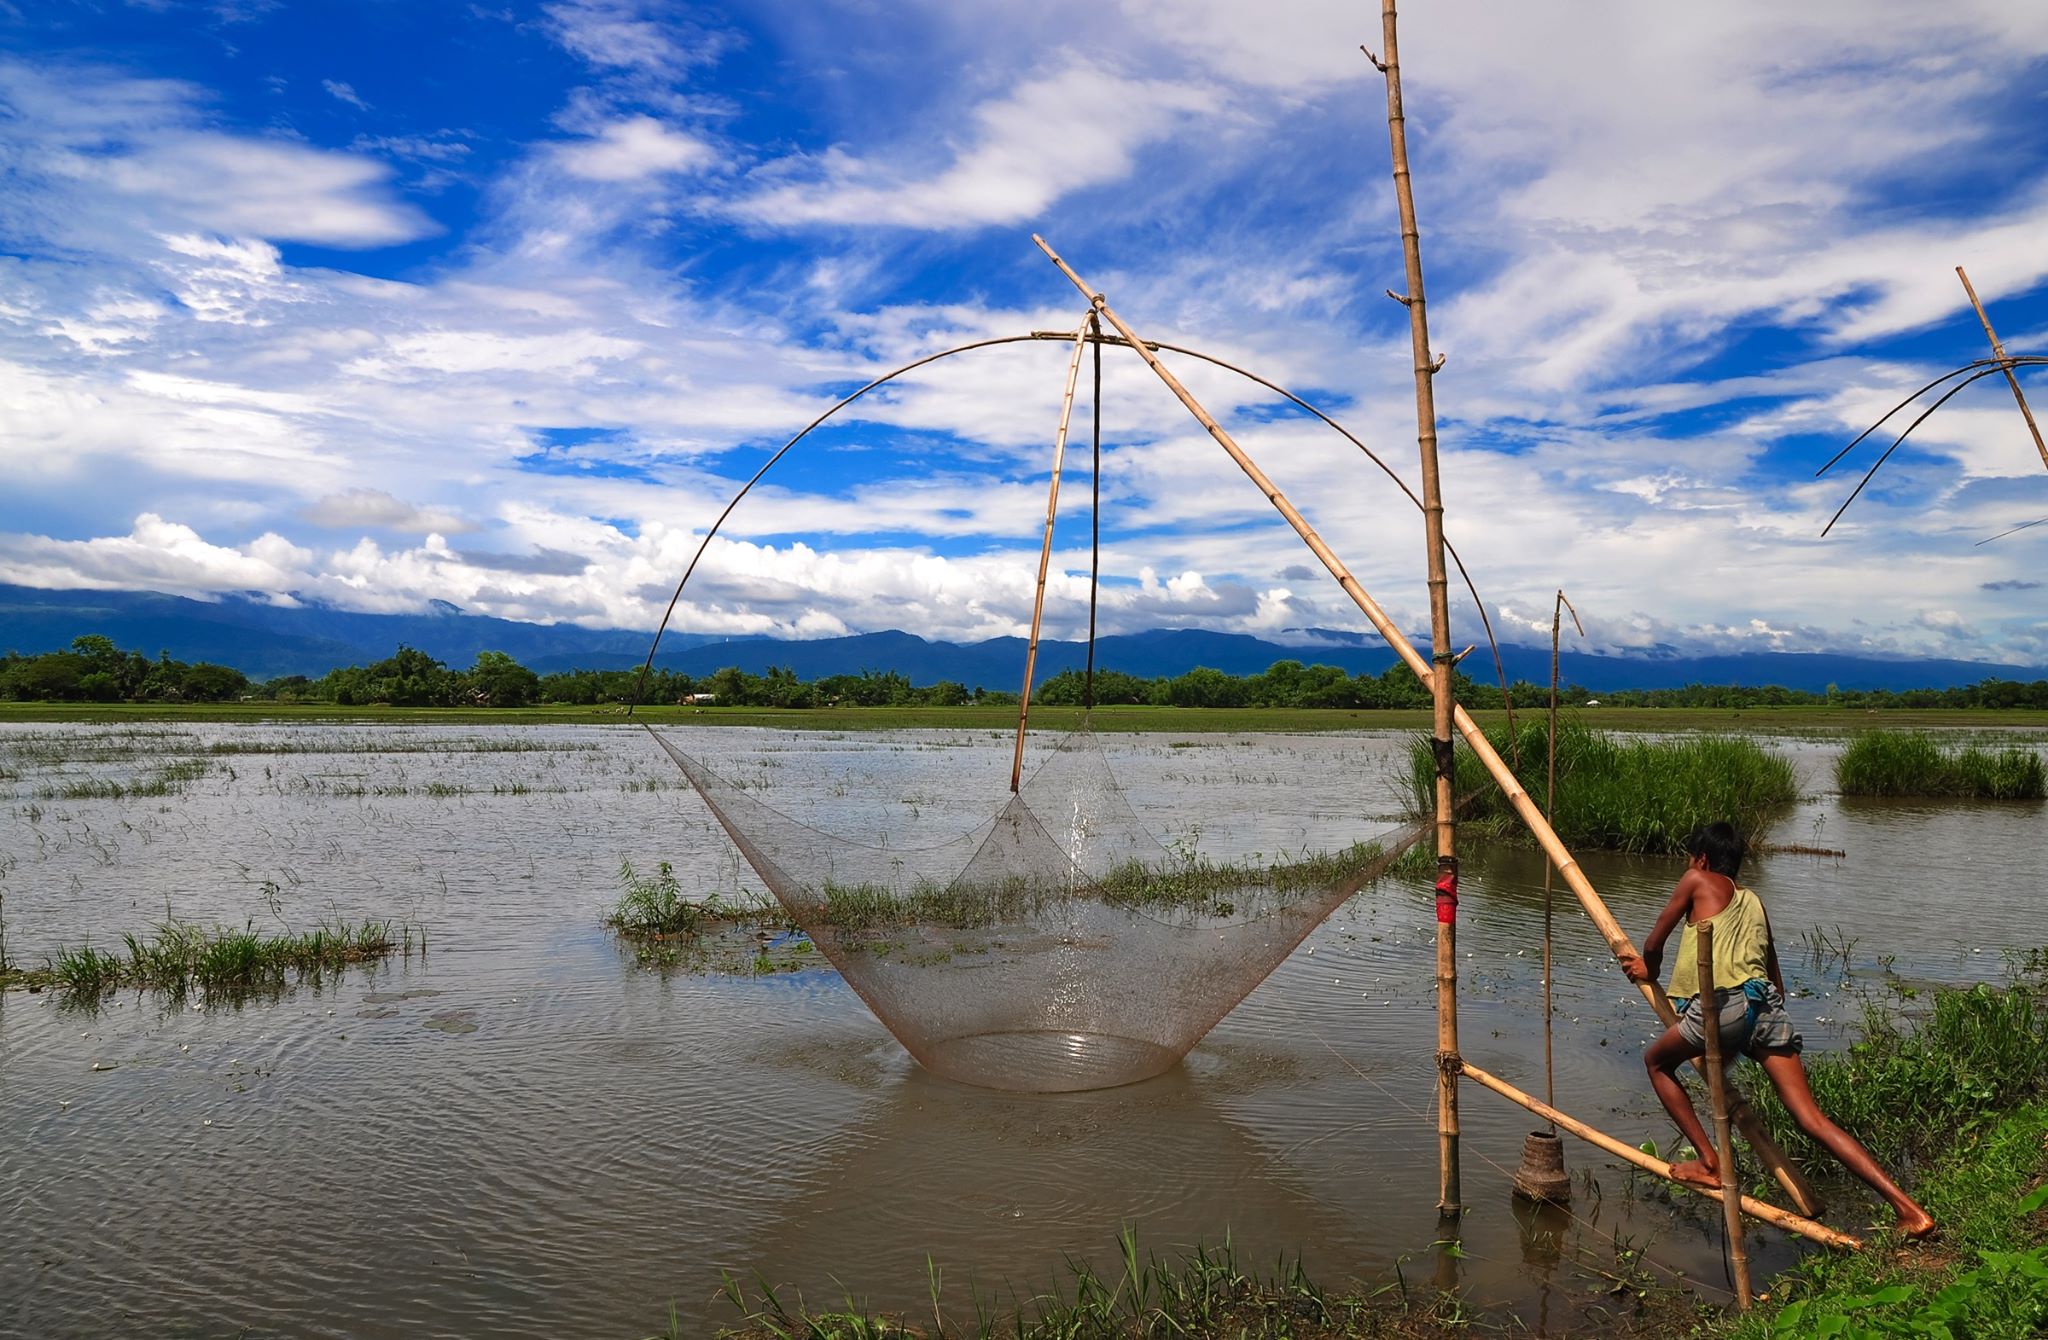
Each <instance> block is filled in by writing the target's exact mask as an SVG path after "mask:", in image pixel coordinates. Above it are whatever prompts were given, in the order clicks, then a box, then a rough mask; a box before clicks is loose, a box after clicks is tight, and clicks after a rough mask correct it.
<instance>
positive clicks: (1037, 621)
mask: <svg viewBox="0 0 2048 1340" xmlns="http://www.w3.org/2000/svg"><path fill="white" fill-rule="evenodd" d="M1094 315H1095V314H1094V312H1093V311H1092V310H1091V311H1090V312H1089V317H1090V318H1091V319H1093V317H1094ZM1088 324H1089V323H1088V322H1087V321H1083V322H1082V323H1081V328H1080V329H1079V330H1077V331H1075V332H1074V356H1073V357H1072V358H1070V359H1068V360H1067V389H1066V392H1065V394H1063V395H1062V396H1061V397H1060V426H1059V431H1057V432H1055V433H1054V434H1053V436H1052V487H1051V488H1050V489H1049V490H1048V491H1047V493H1046V497H1045V541H1044V543H1043V544H1041V545H1040V546H1039V548H1038V593H1037V595H1035V596H1033V597H1032V600H1031V641H1030V642H1029V643H1027V644H1026V645H1025V648H1024V691H1023V692H1022V693H1020V694H1018V695H1017V747H1016V749H1015V751H1014V752H1012V753H1011V755H1010V790H1011V791H1012V792H1014V791H1016V789H1017V786H1018V783H1019V782H1020V781H1022V779H1023V777H1024V726H1025V723H1026V722H1028V721H1029V720H1030V719H1031V679H1032V676H1033V675H1034V674H1035V673H1036V672H1037V670H1038V630H1039V627H1040V625H1041V624H1042V623H1043V622H1044V619H1045V574H1046V570H1047V569H1048V568H1050V567H1051V566H1052V526H1053V521H1054V519H1055V518H1056V517H1057V516H1058V515H1059V510H1060V467H1061V466H1062V465H1063V464H1065V462H1066V459H1067V424H1068V422H1069V421H1071V420H1072V419H1073V417H1074V383H1075V382H1077V381H1079V380H1080V378H1081V351H1082V350H1084V349H1086V348H1087V347H1088Z"/></svg>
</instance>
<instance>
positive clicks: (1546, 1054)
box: [1543, 586, 1586, 1103]
mask: <svg viewBox="0 0 2048 1340" xmlns="http://www.w3.org/2000/svg"><path fill="white" fill-rule="evenodd" d="M1566 610H1571V612H1572V627H1574V628H1576V629H1578V630H1579V636H1580V637H1584V636H1585V635H1586V626H1585V625H1584V624H1582V623H1580V622H1579V612H1578V610H1577V609H1575V608H1573V606H1572V602H1571V601H1569V600H1566V599H1565V598H1564V588H1563V587H1561V586H1560V587H1559V588H1557V601H1556V603H1555V604H1553V605H1552V606H1551V607H1550V742H1549V744H1548V746H1547V747H1546V748H1545V749H1544V752H1543V759H1544V768H1545V776H1544V781H1543V814H1544V817H1546V818H1554V817H1556V814H1557V680H1558V673H1557V671H1558V666H1557V662H1558V650H1559V647H1558V643H1559V640H1560V638H1561V637H1562V635H1563V632H1564V612H1565V611H1566ZM1555 869H1556V868H1555V867H1554V866H1552V865H1551V863H1550V858H1549V857H1548V856H1546V857H1544V858H1543V1101H1545V1102H1547V1103H1555V1102H1556V1101H1557V1075H1556V1069H1555V1065H1554V1063H1553V1062H1552V1061H1551V1057H1550V1034H1551V1027H1550V1024H1551V1017H1550V974H1551V966H1552V959H1553V957H1554V955H1553V954H1552V952H1551V934H1550V928H1551V922H1552V920H1553V918H1554V915H1555V908H1554V906H1553V904H1554V903H1555V902H1556V895H1555V893H1554V891H1553V890H1552V889H1551V886H1550V877H1551V875H1552V874H1554V873H1555Z"/></svg>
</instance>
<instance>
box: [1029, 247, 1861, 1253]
mask: <svg viewBox="0 0 2048 1340" xmlns="http://www.w3.org/2000/svg"><path fill="white" fill-rule="evenodd" d="M1031 240H1032V241H1033V242H1035V243H1037V244H1038V249H1039V250H1040V251H1043V252H1044V253H1045V255H1046V258H1047V259H1048V260H1050V261H1051V262H1052V263H1053V264H1054V265H1056V266H1058V267H1059V270H1060V273H1062V274H1064V275H1065V276H1066V277H1067V280H1068V282H1070V283H1072V284H1073V285H1074V287H1075V288H1077V289H1079V290H1080V291H1081V292H1082V293H1084V294H1086V295H1087V296H1088V301H1089V302H1090V303H1091V304H1092V305H1093V306H1094V308H1095V310H1096V311H1098V312H1100V313H1102V319H1103V320H1104V321H1107V322H1109V324H1110V325H1112V326H1114V327H1115V328H1116V331H1117V333H1118V334H1119V335H1121V336H1123V337H1124V339H1125V340H1126V341H1127V342H1128V343H1129V344H1130V346H1131V348H1132V349H1133V350H1134V351H1135V352H1136V353H1137V355H1138V356H1139V357H1140V358H1142V359H1144V360H1145V365H1146V366H1147V367H1149V368H1151V369H1152V371H1153V373H1154V374H1155V375H1157V376H1158V378H1159V379H1160V381H1162V382H1164V383H1165V384H1166V389H1168V390H1169V391H1172V392H1173V394H1174V396H1175V397H1176V398H1177V399H1178V400H1179V401H1180V403H1181V404H1182V405H1183V406H1185V407H1186V408H1187V411H1188V413H1190V414H1192V415H1194V416H1195V421H1196V422H1197V423H1199V424H1201V425H1202V427H1203V428H1204V429H1205V430H1207V432H1208V434H1209V436H1210V437H1211V438H1213V439H1214V440H1215V442H1216V445H1217V446H1219V447H1222V448H1223V450H1224V451H1225V453H1227V454H1228V455H1229V457H1230V459H1231V460H1233V461H1235V462H1237V466H1238V468H1239V469H1240V470H1243V471H1244V473H1245V476H1246V477H1247V478H1248V479H1250V480H1251V481H1252V483H1253V484H1254V485H1256V486H1257V487H1258V490H1259V492H1261V493H1263V494H1265V495H1266V500H1267V501H1268V502H1270V503H1272V504H1273V507H1274V509H1275V510H1276V511H1278V512H1279V513H1280V515H1281V516H1282V517H1284V518H1285V519H1286V521H1287V524H1288V525H1289V526H1292V527H1293V528H1294V533H1295V534H1297V535H1299V536H1300V537H1301V540H1302V543H1303V544H1306V545H1307V546H1308V548H1309V552H1310V553H1312V554H1314V555H1315V556H1316V558H1317V559H1318V560H1320V561H1321V563H1322V565H1323V567H1324V568H1326V569H1328V571H1329V573H1330V575H1331V576H1332V577H1334V578H1335V579H1336V581H1337V584H1338V585H1339V586H1341V587H1342V588H1343V589H1344V594H1346V595H1348V596H1350V597H1351V601H1352V603H1353V604H1355V605H1357V606H1358V608H1359V610H1360V612H1362V613H1363V614H1364V615H1365V617H1366V619H1367V620H1368V621H1369V622H1370V623H1371V624H1372V626H1373V627H1374V628H1375V629H1376V630H1378V632H1379V635H1380V636H1381V637H1382V638H1384V639H1386V643H1387V645H1388V646H1389V647H1390V648H1392V649H1393V652H1394V654H1395V655H1396V656H1398V657H1400V658H1401V661H1402V663H1403V664H1405V665H1406V666H1407V667H1408V668H1409V670H1411V671H1412V672H1414V674H1415V677H1416V678H1417V679H1420V680H1421V681H1422V682H1423V683H1425V684H1428V683H1431V682H1432V681H1431V678H1430V668H1429V663H1428V662H1426V661H1424V660H1423V659H1422V655H1421V653H1419V652H1418V651H1416V650H1415V647H1414V645H1413V644H1412V643H1410V642H1409V641H1408V637H1407V635H1406V634H1404V633H1403V632H1402V631H1401V630H1400V628H1399V627H1397V626H1396V625H1395V623H1394V621H1393V620H1392V619H1390V618H1389V617H1387V612H1386V611H1385V610H1383V609H1381V608H1380V606H1379V602H1377V601H1375V600H1374V599H1373V598H1372V596H1371V595H1369V594H1368V593H1367V592H1366V589H1365V588H1364V587H1363V586H1361V585H1359V583H1358V579H1357V578H1356V577H1353V576H1352V575H1351V570H1350V569H1349V568H1347V567H1345V566H1344V562H1343V560H1342V559H1340V558H1338V557H1337V555H1336V553H1335V552H1334V551H1333V550H1332V549H1331V548H1330V546H1329V545H1328V544H1326V543H1325V542H1324V541H1323V537H1322V536H1320V535H1318V534H1317V533H1316V531H1315V528H1314V527H1313V526H1311V525H1309V524H1308V521H1307V520H1306V519H1305V518H1303V516H1302V515H1301V513H1300V512H1299V511H1298V510H1296V508H1295V506H1294V504H1293V503H1291V502H1289V501H1288V500H1287V495H1285V494H1284V493H1282V492H1280V489H1279V487H1278V486H1276V485H1275V484H1274V483H1273V481H1272V480H1271V479H1269V478H1267V477H1266V472H1265V471H1263V470H1261V469H1260V468H1259V467H1258V464H1257V462H1255V461H1253V460H1252V458H1251V457H1250V456H1248V455H1246V454H1245V451H1244V448H1242V447H1240V446H1238V445H1237V442H1236V440H1235V439H1234V438H1232V437H1231V436H1230V434H1229V433H1227V432H1225V431H1224V429H1223V426H1222V425H1221V424H1219V423H1217V422H1216V420H1215V419H1214V418H1213V417H1211V415H1210V414H1209V411H1208V410H1206V409H1203V408H1202V404H1201V402H1200V401H1198V400H1196V399H1195V397H1194V396H1193V394H1192V393H1190V392H1189V391H1188V388H1187V387H1185V386H1183V385H1181V382H1180V378H1178V377H1176V376H1174V375H1173V372H1172V370H1171V369H1169V368H1168V367H1167V366H1166V365H1165V364H1164V363H1162V362H1160V361H1159V356H1158V355H1157V354H1156V353H1154V352H1153V351H1152V349H1151V348H1150V347H1149V346H1148V345H1146V344H1145V343H1144V341H1142V340H1140V339H1139V338H1138V336H1137V335H1136V333H1134V332H1133V331H1132V330H1131V328H1130V326H1128V325H1126V324H1125V323H1124V319H1123V318H1122V317H1120V316H1118V315H1117V314H1116V313H1115V312H1114V311H1112V310H1111V309H1110V306H1109V303H1108V301H1107V300H1106V299H1105V298H1104V297H1103V296H1102V295H1101V294H1100V293H1097V292H1095V291H1094V290H1093V289H1091V288H1089V287H1088V285H1087V283H1086V282H1085V281H1084V280H1083V279H1082V278H1081V276H1080V275H1078V274H1076V273H1075V272H1074V269H1073V267H1072V266H1070V265H1068V264H1067V263H1066V262H1065V261H1064V260H1061V259H1060V256H1059V253H1057V252H1055V251H1054V250H1053V249H1052V248H1051V247H1050V246H1049V245H1047V243H1046V241H1045V239H1044V238H1042V237H1040V236H1038V235H1037V234H1035V233H1034V234H1032V237H1031ZM1451 722H1452V724H1453V725H1454V726H1456V727H1457V729H1458V733H1459V734H1460V735H1462V736H1463V737H1464V739H1465V743H1466V744H1467V745H1468V746H1470V748H1471V750H1472V754H1473V756H1474V757H1475V758H1477V759H1478V760H1479V761H1480V763H1481V764H1482V765H1483V766H1484V767H1485V768H1486V770H1487V772H1488V773H1489V774H1490V775H1491V776H1492V777H1493V780H1494V783H1495V784H1496V785H1497V786H1499V787H1500V789H1501V794H1502V795H1503V796H1505V797H1506V798H1507V802H1508V804H1509V805H1510V806H1511V807H1512V808H1513V809H1514V811H1515V813H1516V814H1517V815H1518V816H1520V818H1521V820H1522V822H1523V823H1524V824H1526V825H1527V826H1528V828H1529V831H1530V833H1531V834H1532V835H1534V837H1535V838H1536V842H1537V845H1539V846H1541V847H1542V848H1543V852H1544V855H1546V856H1548V857H1549V858H1550V859H1551V861H1552V862H1554V863H1555V864H1556V866H1557V871H1558V873H1559V874H1560V875H1562V876H1563V877H1564V882H1565V887H1567V888H1569V889H1570V890H1571V891H1572V894H1573V896H1574V897H1576V898H1577V899H1578V900H1579V906H1580V907H1582V908H1583V909H1585V913H1586V916H1587V917H1588V919H1590V920H1591V921H1592V923H1593V925H1594V926H1595V927H1596V928H1597V929H1598V930H1599V932H1600V934H1601V936H1602V937H1603V938H1604V939H1605V940H1606V941H1607V947H1608V950H1609V951H1610V952H1611V953H1612V954H1613V955H1614V957H1615V959H1616V960H1617V961H1619V960H1622V959H1630V958H1636V957H1638V955H1637V953H1636V947H1635V942H1634V941H1632V940H1630V939H1629V938H1628V932H1626V931H1624V930H1622V928H1621V923H1620V922H1618V921H1616V920H1615V919H1614V914H1613V913H1612V912H1610V911H1609V910H1608V909H1607V904H1606V903H1605V902H1603V901H1602V900H1601V898H1600V894H1599V892H1598V891H1597V890H1596V889H1594V887H1593V883H1592V881H1591V880H1589V879H1587V878H1586V875H1585V872H1584V871H1582V870H1580V869H1579V863H1578V862H1577V861H1576V860H1574V859H1573V858H1572V854H1571V853H1570V852H1569V851H1567V850H1566V849H1565V845H1564V843H1563V842H1561V841H1559V840H1558V836H1557V833H1556V832H1555V831H1554V830H1552V828H1551V827H1550V821H1549V820H1548V819H1546V818H1544V816H1543V812H1542V811H1541V810H1539V809H1538V808H1537V807H1536V802H1535V801H1534V800H1532V799H1530V798H1529V793H1528V792H1527V791H1526V790H1525V789H1524V788H1523V786H1522V784H1521V782H1520V781H1519V780H1517V779H1516V777H1515V774H1514V773H1513V771H1511V770H1510V769H1509V767H1508V765H1507V763H1506V762H1505V761H1503V760H1502V758H1501V756H1500V753H1499V751H1498V750H1496V749H1495V748H1494V747H1493V744H1492V742H1491V741H1489V740H1488V739H1487V738H1486V732H1485V731H1483V730H1481V729H1480V728H1479V723H1478V722H1476V721H1474V720H1473V719H1472V715H1471V713H1469V712H1467V711H1466V710H1465V709H1464V708H1463V707H1458V706H1454V707H1453V710H1452V714H1451ZM1636 989H1637V990H1638V991H1640V992H1641V993H1642V996H1643V999H1645V1000H1647V1001H1648V1002H1649V1003H1650V1008H1651V1009H1653V1010H1655V1011H1656V1012H1657V1017H1658V1018H1659V1019H1660V1020H1662V1021H1663V1022H1664V1024H1665V1025H1666V1026H1667V1027H1668V1026H1669V1025H1671V1024H1674V1023H1676V1022H1677V1021H1678V1015H1677V1013H1676V1012H1675V1011H1674V1010H1673V1009H1672V1008H1671V1001H1670V1000H1669V999H1668V998H1667V997H1666V996H1665V994H1664V988H1663V987H1661V986H1659V985H1658V984H1657V983H1655V982H1639V983H1637V984H1636ZM1733 1107H1734V1115H1735V1121H1736V1124H1737V1125H1739V1126H1740V1127H1741V1128H1742V1134H1743V1136H1744V1138H1745V1139H1747V1140H1748V1141H1749V1144H1750V1147H1751V1148H1752V1149H1754V1150H1756V1152H1757V1157H1758V1158H1759V1159H1761V1160H1762V1161H1763V1163H1764V1165H1765V1166H1766V1167H1768V1168H1769V1169H1770V1170H1771V1174H1772V1176H1774V1177H1776V1178H1777V1179H1778V1184H1779V1185H1780V1186H1782V1187H1784V1188H1785V1191H1786V1194H1787V1195H1789V1196H1791V1197H1792V1201H1793V1203H1794V1204H1795V1205H1797V1206H1798V1207H1799V1208H1800V1210H1801V1211H1803V1212H1804V1213H1806V1214H1817V1213H1818V1212H1819V1206H1820V1198H1819V1197H1818V1196H1816V1195H1815V1194H1814V1192H1813V1188H1812V1187H1811V1186H1809V1185H1808V1184H1807V1181H1806V1178H1805V1175H1804V1174H1802V1173H1801V1172H1800V1171H1799V1169H1798V1167H1797V1166H1796V1165H1794V1164H1793V1163H1792V1161H1791V1160H1790V1159H1787V1158H1786V1157H1785V1155H1784V1153H1783V1151H1781V1150H1780V1149H1779V1148H1778V1147H1777V1145H1776V1144H1774V1143H1772V1141H1771V1139H1770V1136H1769V1135H1767V1134H1766V1133H1765V1132H1764V1129H1763V1123H1762V1122H1761V1121H1759V1120H1757V1117H1756V1114H1755V1113H1754V1112H1752V1111H1750V1109H1749V1105H1748V1104H1747V1103H1743V1102H1741V1101H1740V1100H1739V1099H1738V1100H1737V1101H1736V1102H1735V1103H1734V1104H1733Z"/></svg>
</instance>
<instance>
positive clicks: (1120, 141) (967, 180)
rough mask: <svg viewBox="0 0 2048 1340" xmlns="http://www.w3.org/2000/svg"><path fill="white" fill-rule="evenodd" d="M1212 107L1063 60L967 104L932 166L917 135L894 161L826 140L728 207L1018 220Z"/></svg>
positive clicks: (785, 215) (1210, 96)
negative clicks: (941, 157) (827, 144)
mask: <svg viewBox="0 0 2048 1340" xmlns="http://www.w3.org/2000/svg"><path fill="white" fill-rule="evenodd" d="M1219 104H1220V98H1219V97H1218V95H1217V94H1216V93H1215V92H1214V91H1212V90H1209V89H1204V88H1201V87H1199V86H1196V85H1193V84H1186V83H1178V82H1171V81H1163V80H1151V79H1133V78H1127V77H1124V76H1120V75H1118V74H1115V73H1113V72H1111V71H1109V70H1107V69H1105V68H1103V67H1101V66H1099V65H1096V64H1093V63H1091V62H1088V61H1083V60H1071V61H1069V62H1068V63H1067V64H1066V65H1065V66H1064V67H1063V68H1061V69H1059V70H1057V71H1054V72H1052V73H1050V74H1043V75H1038V76H1034V77H1032V78H1030V79H1027V80H1025V81H1024V82H1022V83H1020V84H1018V85H1017V86H1016V87H1015V88H1013V89H1012V90H1010V91H1009V92H1008V93H1006V94H1004V95H1002V96H1000V97H998V98H995V99H992V100H991V101H988V102H986V103H983V104H982V105H980V106H978V107H976V108H974V109H973V111H972V113H971V114H970V115H969V116H968V117H967V118H965V119H966V120H967V121H968V122H969V125H970V127H971V129H970V130H969V132H968V133H967V134H966V135H965V136H963V137H961V138H959V139H955V138H953V137H951V136H944V137H941V143H942V144H944V145H945V146H946V147H945V152H946V157H947V161H945V162H944V163H943V164H942V165H938V166H936V167H935V168H925V167H923V166H922V165H921V164H919V163H918V162H917V161H916V160H917V159H919V158H921V157H923V156H924V152H925V146H926V143H927V141H926V140H925V139H924V138H923V137H920V138H918V139H916V140H912V141H910V142H908V143H907V144H906V145H904V146H901V147H899V148H898V150H897V151H896V156H895V157H894V159H893V160H892V159H890V158H876V157H862V156H859V155H855V154H851V153H848V152H846V151H845V150H842V149H839V148H837V147H834V148H831V149H828V150H826V151H825V152H824V153H822V154H819V155H817V156H816V157H815V158H812V159H792V160H783V161H780V162H776V163H772V164H770V165H769V166H767V167H765V168H763V169H761V171H760V172H759V174H758V177H757V179H758V180H759V182H760V183H761V184H760V185H759V186H758V187H757V188H756V189H755V190H753V192H752V193H751V194H749V195H746V196H744V197H742V198H741V199H740V200H738V201H737V202H736V203H735V204H734V206H733V208H734V211H735V212H736V213H737V214H738V215H739V216H740V217H742V218H746V219H751V220H755V221H757V222H761V223H766V224H774V225H778V226H784V227H788V226H796V225H802V224H818V223H828V224H877V223H880V224H892V225H896V226H899V227H906V228H925V229H952V228H973V227H982V226H986V225H989V224H999V223H1017V222H1020V221H1023V220H1026V219H1032V218H1036V217H1038V216H1039V215H1040V214H1041V213H1042V212H1043V211H1044V210H1045V209H1046V207H1047V206H1048V205H1050V204H1051V203H1052V202H1053V201H1055V200H1057V199H1059V198H1060V197H1062V196H1064V195H1067V194H1069V193H1071V192H1073V191H1077V190H1081V189H1083V188H1086V187H1090V186H1095V185H1099V184H1101V183H1103V182H1106V181H1113V180H1116V179H1118V178H1120V177H1123V176H1124V175H1126V174H1127V173H1128V172H1129V171H1130V169H1131V165H1132V160H1133V156H1134V155H1135V153H1136V152H1137V150H1138V149H1139V148H1141V147H1142V146H1143V145H1145V144H1147V143H1149V142H1151V141H1154V140H1156V139H1158V138H1160V137H1162V136H1164V135H1166V134H1167V133H1168V132H1169V131H1171V130H1173V129H1174V128H1175V127H1176V126H1179V125H1181V124H1183V123H1184V121H1185V119H1186V118H1187V117H1188V116H1190V115H1191V114H1194V113H1213V112H1215V111H1216V110H1218V107H1219Z"/></svg>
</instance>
